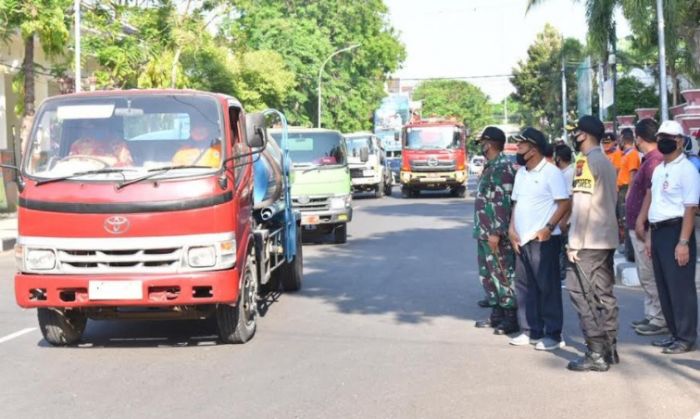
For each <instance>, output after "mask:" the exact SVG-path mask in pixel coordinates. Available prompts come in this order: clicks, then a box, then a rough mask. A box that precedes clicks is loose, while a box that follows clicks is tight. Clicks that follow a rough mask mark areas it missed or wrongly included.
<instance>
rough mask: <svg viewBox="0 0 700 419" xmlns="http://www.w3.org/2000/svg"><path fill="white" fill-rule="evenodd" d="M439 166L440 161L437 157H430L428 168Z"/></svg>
mask: <svg viewBox="0 0 700 419" xmlns="http://www.w3.org/2000/svg"><path fill="white" fill-rule="evenodd" d="M437 165H438V159H437V157H429V158H428V166H430V167H435V166H437Z"/></svg>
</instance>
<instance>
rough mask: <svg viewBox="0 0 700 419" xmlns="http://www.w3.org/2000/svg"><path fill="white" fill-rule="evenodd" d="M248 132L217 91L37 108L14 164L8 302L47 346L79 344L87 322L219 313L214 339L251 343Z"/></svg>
mask: <svg viewBox="0 0 700 419" xmlns="http://www.w3.org/2000/svg"><path fill="white" fill-rule="evenodd" d="M249 125H250V124H249ZM248 128H249V129H250V127H248ZM248 138H249V136H247V131H246V115H245V112H244V110H243V107H242V106H241V104H240V103H239V102H238V100H236V99H234V98H232V97H229V96H225V95H219V94H212V93H206V92H197V91H183V90H172V91H168V90H141V91H138V90H133V91H106V92H91V93H84V94H75V95H66V96H57V97H52V98H49V99H47V100H46V101H45V102H44V103H43V104H42V106H41V107H40V109H39V110H38V112H37V116H36V118H35V121H34V126H33V128H32V131H31V135H30V137H29V140H28V141H27V146H26V150H24V158H23V163H22V165H21V169H20V173H21V179H22V181H21V182H20V183H21V187H20V189H21V192H20V197H19V211H18V219H19V234H18V242H17V246H16V257H17V268H18V273H17V274H16V276H15V297H16V300H17V303H18V304H19V305H20V306H21V307H24V308H38V309H39V310H38V311H39V312H38V317H39V324H40V327H41V330H42V333H43V334H44V337H45V338H46V339H47V340H48V341H49V343H52V344H57V345H61V344H70V343H74V342H76V341H77V340H79V339H80V336H81V335H82V333H83V330H84V328H85V324H86V321H87V319H88V318H91V319H105V318H199V319H201V318H206V317H209V316H216V317H217V320H219V322H218V323H219V326H220V327H219V332H220V336H221V338H222V339H223V340H224V341H226V342H245V341H246V340H248V339H250V338H251V337H252V335H253V333H254V331H255V315H256V311H255V305H256V301H255V298H256V296H255V294H256V292H257V286H258V282H257V275H256V269H257V268H256V261H257V259H256V255H255V251H254V248H255V245H254V241H255V239H254V228H253V226H254V223H253V222H252V220H253V218H252V216H251V215H252V211H253V200H252V193H253V170H252V164H251V162H252V159H253V156H251V144H250V142H249V141H248Z"/></svg>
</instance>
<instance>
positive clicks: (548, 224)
mask: <svg viewBox="0 0 700 419" xmlns="http://www.w3.org/2000/svg"><path fill="white" fill-rule="evenodd" d="M547 228H548V229H549V231H550V232H552V231H554V229H555V228H557V226H555V225H554V224H552V223H547Z"/></svg>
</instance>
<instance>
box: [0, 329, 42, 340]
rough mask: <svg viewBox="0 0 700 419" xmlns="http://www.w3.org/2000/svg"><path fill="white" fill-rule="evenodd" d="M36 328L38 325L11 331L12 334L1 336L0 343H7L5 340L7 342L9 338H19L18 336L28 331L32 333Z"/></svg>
mask: <svg viewBox="0 0 700 419" xmlns="http://www.w3.org/2000/svg"><path fill="white" fill-rule="evenodd" d="M35 330H36V327H27V328H26V329H22V330H20V331H17V332H15V333H11V334H9V335H7V336H3V337H1V338H0V343H5V342H7V341H8V340H12V339H14V338H18V337H20V336H22V335H26V334H27V333H31V332H33V331H35Z"/></svg>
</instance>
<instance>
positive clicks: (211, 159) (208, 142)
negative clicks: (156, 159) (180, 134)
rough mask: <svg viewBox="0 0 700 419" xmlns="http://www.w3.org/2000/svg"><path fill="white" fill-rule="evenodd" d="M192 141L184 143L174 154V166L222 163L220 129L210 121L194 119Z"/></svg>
mask: <svg viewBox="0 0 700 419" xmlns="http://www.w3.org/2000/svg"><path fill="white" fill-rule="evenodd" d="M192 122H193V125H192V128H191V129H190V141H188V143H187V144H185V145H183V146H182V147H181V148H180V149H179V150H178V151H177V152H176V153H175V155H174V156H173V158H172V160H171V163H172V164H173V166H191V165H194V166H211V167H213V168H217V167H219V166H220V165H221V138H220V137H221V134H220V130H219V129H218V128H217V127H216V126H215V125H214V124H213V123H210V122H204V121H201V120H192Z"/></svg>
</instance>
